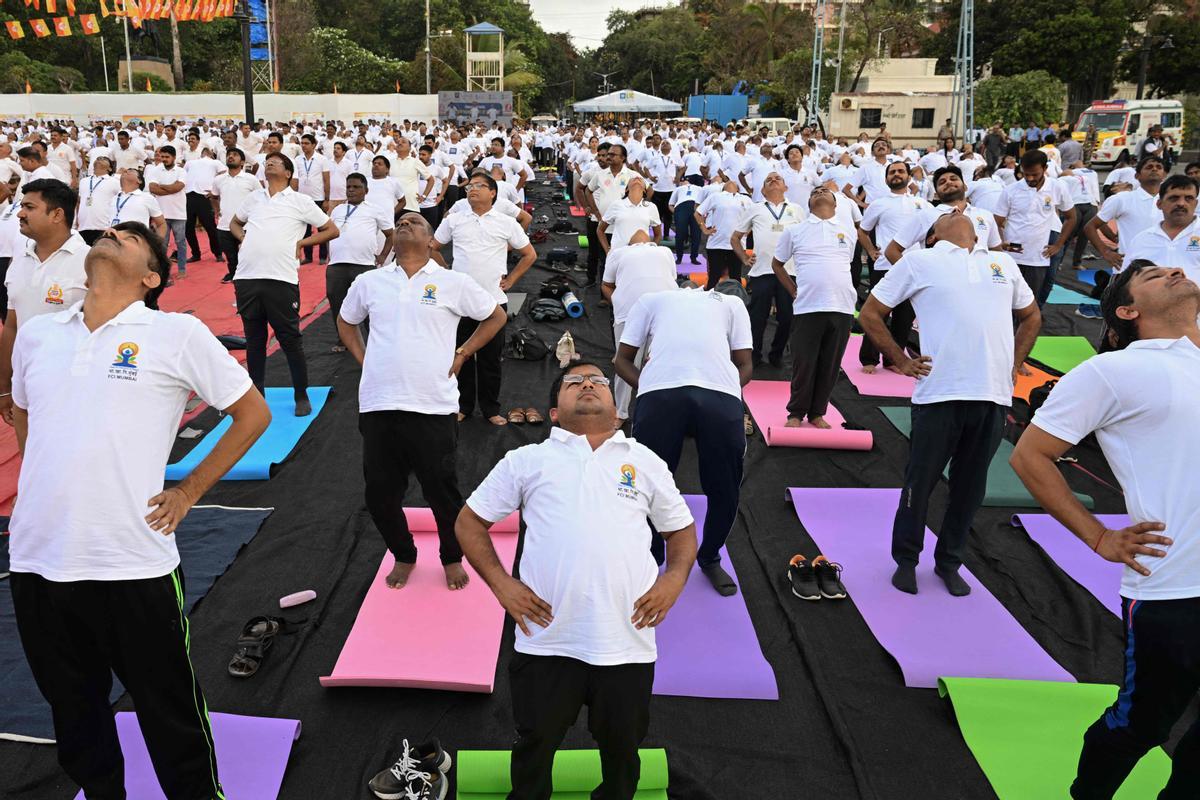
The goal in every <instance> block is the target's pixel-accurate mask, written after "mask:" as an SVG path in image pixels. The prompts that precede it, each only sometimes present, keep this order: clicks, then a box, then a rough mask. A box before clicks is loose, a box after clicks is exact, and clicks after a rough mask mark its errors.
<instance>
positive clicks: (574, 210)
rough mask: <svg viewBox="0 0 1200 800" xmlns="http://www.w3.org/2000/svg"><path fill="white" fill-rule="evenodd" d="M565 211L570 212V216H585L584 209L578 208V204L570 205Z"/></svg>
mask: <svg viewBox="0 0 1200 800" xmlns="http://www.w3.org/2000/svg"><path fill="white" fill-rule="evenodd" d="M567 213H568V214H570V215H571V216H572V217H586V216H587V211H586V210H585V209H582V208H580V207H579V206H571V207H570V208H569V209H568V210H567Z"/></svg>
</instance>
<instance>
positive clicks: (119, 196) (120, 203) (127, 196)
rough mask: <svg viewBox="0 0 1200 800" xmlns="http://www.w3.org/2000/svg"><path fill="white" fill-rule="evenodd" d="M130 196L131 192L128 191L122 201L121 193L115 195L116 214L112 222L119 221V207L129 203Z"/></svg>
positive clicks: (121, 207)
mask: <svg viewBox="0 0 1200 800" xmlns="http://www.w3.org/2000/svg"><path fill="white" fill-rule="evenodd" d="M132 197H133V193H132V192H130V193H129V194H127V195H125V200H124V201H122V200H121V195H119V194H118V195H117V200H116V203H117V213H116V215H115V216H114V217H113V222H114V223H117V222H120V221H121V209H123V208H124V207H125V206H127V205H129V200H130V199H131V198H132Z"/></svg>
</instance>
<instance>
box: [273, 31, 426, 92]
mask: <svg viewBox="0 0 1200 800" xmlns="http://www.w3.org/2000/svg"><path fill="white" fill-rule="evenodd" d="M308 38H309V45H310V46H311V47H312V50H313V52H314V54H315V57H314V58H313V59H312V60H311V61H310V62H309V64H308V67H307V69H306V70H305V71H304V72H302V73H300V74H299V75H297V76H296V78H295V79H294V80H293V81H292V82H291V83H292V85H294V86H295V88H296V89H298V90H300V91H307V92H328V91H330V90H331V89H332V88H333V86H334V84H337V87H338V91H341V92H350V93H361V94H369V93H375V92H392V91H395V85H396V81H397V80H399V79H400V75H401V72H402V69H403V65H402V64H401V62H399V61H396V60H392V59H388V58H383V57H382V56H378V55H376V54H374V53H372V52H371V51H370V50H367V49H366V48H364V47H360V46H359V45H358V44H356V43H355V42H353V41H351V40H350V37H349V36H347V35H346V32H345V31H344V30H341V29H340V28H314V29H313V30H312V31H310V32H309V34H308Z"/></svg>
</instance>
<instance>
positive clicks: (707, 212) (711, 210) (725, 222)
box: [696, 190, 750, 250]
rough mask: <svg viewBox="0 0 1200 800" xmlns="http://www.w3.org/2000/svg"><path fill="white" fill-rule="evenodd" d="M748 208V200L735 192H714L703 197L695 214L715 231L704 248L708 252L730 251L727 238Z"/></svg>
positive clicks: (730, 246) (730, 245) (731, 245)
mask: <svg viewBox="0 0 1200 800" xmlns="http://www.w3.org/2000/svg"><path fill="white" fill-rule="evenodd" d="M749 207H750V198H748V197H746V195H744V194H738V193H737V192H726V191H724V190H721V191H714V192H713V193H712V194H710V195H708V196H707V197H705V198H704V200H702V201H701V202H700V205H699V206H697V207H696V213H698V214H700V216H702V217H704V218H705V220H706V221H707V222H708V226H709V227H710V228H714V229H715V231H714V232H713V233H712V234H711V235H710V236H709V237H708V241H707V242H706V243H705V247H706V248H707V249H709V250H732V249H733V244H732V243H730V241H729V237H730V236H731V235H732V234H733V229H734V228H735V227H737V224H738V223H739V222H741V220H742V214H743V213H745V211H746V209H747V208H749Z"/></svg>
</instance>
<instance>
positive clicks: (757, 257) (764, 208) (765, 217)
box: [734, 200, 808, 278]
mask: <svg viewBox="0 0 1200 800" xmlns="http://www.w3.org/2000/svg"><path fill="white" fill-rule="evenodd" d="M807 213H808V212H806V211H805V210H804V209H803V208H802V207H801V206H799V205H797V204H795V203H792V202H790V201H788V200H784V201H783V202H782V203H780V204H779V205H775V204H774V203H772V202H771V201H770V200H763V201H762V202H761V203H755V204H754V205H752V206H750V207H749V208H747V209H746V210H745V211H744V212H742V218H741V220H739V221H738V224H737V225H736V226H734V230H735V231H739V232H741V233H750V234H753V235H754V264H753V266H751V267H750V272H749V273H747V275H746V277H747V278H757V277H759V276H760V275H773V274H774V271H773V270H772V269H771V259H772V257H773V256H774V255H775V249H776V247H778V245H779V240H780V239H781V238H783V235H784V232H785V231H787V229H789V228H791V227H792V226H793V225H796V224H797V223H799V222H800V221H802V220H803V219H804V218H805V216H806V215H807ZM742 244H743V246H744V245H745V244H746V242H744V241H743V242H742ZM783 268H784V270H785V271H786V272H787V273H788V274H789V275H795V274H796V266H795V264H794V263H793V262H792V260H791V259H790V258H789V259H788V260H787V261H786V262H784V265H783Z"/></svg>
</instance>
